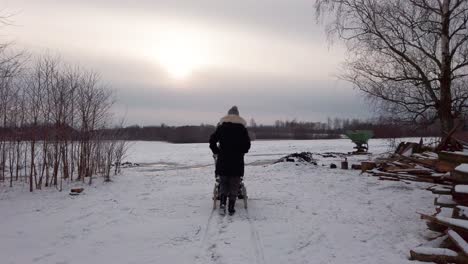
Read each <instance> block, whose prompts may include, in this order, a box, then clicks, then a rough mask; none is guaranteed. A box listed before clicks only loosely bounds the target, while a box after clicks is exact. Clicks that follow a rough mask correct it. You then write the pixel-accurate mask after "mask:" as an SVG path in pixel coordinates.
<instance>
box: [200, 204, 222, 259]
mask: <svg viewBox="0 0 468 264" xmlns="http://www.w3.org/2000/svg"><path fill="white" fill-rule="evenodd" d="M215 215H218V211H217V210H212V211H211V214H210V216H209V217H208V221H207V223H206V227H205V232H204V234H203V238H202V242H201V245H200V252H199V253H198V255H197V256H196V257H195V260H196V263H202V264H205V263H206V261H207V256H209V259H208V261H209V262H215V263H219V264H221V263H222V262H221V260H220V258H221V255H220V254H219V253H218V252H217V251H218V250H217V247H218V245H217V243H218V240H219V239H218V237H219V235H220V234H222V233H224V232H225V231H224V230H225V229H226V227H227V226H226V224H223V222H224V221H223V218H224V217H221V216H219V215H218V217H214V216H215ZM214 218H217V219H218V221H217V223H216V224H214V223H213V219H214ZM213 225H214V226H216V227H217V228H215V230H213V228H212V226H213ZM212 230H213V231H214V232H215V234H210V233H212ZM213 237H214V238H213Z"/></svg>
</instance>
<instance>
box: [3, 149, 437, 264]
mask: <svg viewBox="0 0 468 264" xmlns="http://www.w3.org/2000/svg"><path fill="white" fill-rule="evenodd" d="M347 142H348V141H347V140H324V141H307V142H298V141H279V142H254V145H253V149H252V152H251V153H250V154H249V156H248V157H247V162H255V161H259V160H260V161H261V160H268V159H271V158H276V156H275V155H278V156H281V155H282V154H284V153H290V152H295V151H311V152H338V151H342V152H345V151H348V149H349V148H352V144H351V143H349V142H348V143H347ZM379 144H380V143H379ZM379 144H378V142H377V141H376V142H375V143H374V144H372V143H371V150H372V151H374V152H377V149H380V151H386V150H387V149H386V147H385V143H384V142H381V144H380V145H379ZM379 146H380V147H379ZM372 147H373V148H372ZM127 159H128V160H130V161H132V162H139V163H147V164H148V165H147V166H143V167H137V168H129V169H125V170H124V171H123V175H121V176H118V177H115V178H114V182H113V183H110V184H96V185H95V186H92V187H87V188H86V190H85V194H82V195H79V196H76V197H72V196H69V195H68V194H67V193H65V192H62V193H60V192H56V191H54V190H47V191H40V192H35V193H32V194H30V193H27V192H12V191H5V190H6V188H5V187H1V188H2V189H1V192H0V193H1V196H0V210H1V215H0V221H1V223H2V228H1V229H0V237H1V238H2V239H1V241H0V252H1V253H2V263H21V264H22V263H237V264H238V263H406V262H408V263H410V262H409V261H408V260H407V259H406V258H407V255H408V252H409V249H410V248H411V247H414V246H415V245H417V244H419V243H421V242H423V241H424V236H425V234H426V233H425V232H426V231H425V226H424V224H423V223H422V222H421V220H419V217H418V215H417V214H416V213H415V210H421V211H424V210H426V211H431V210H432V208H433V205H432V194H431V193H430V192H428V191H425V190H423V188H424V187H426V186H427V185H425V184H419V183H412V184H405V183H402V182H386V181H378V180H376V179H375V178H370V177H366V176H364V175H360V174H359V172H357V171H342V170H331V169H328V168H327V167H322V166H312V165H296V164H294V163H283V164H274V165H268V166H247V168H246V178H245V182H246V186H247V188H248V193H249V196H250V198H251V199H250V200H249V209H248V212H247V211H245V210H244V209H242V207H241V206H240V204H239V206H238V207H237V208H238V213H237V214H236V215H235V216H233V217H225V218H221V217H219V216H218V215H217V214H211V211H212V210H211V208H212V203H211V200H210V198H211V191H212V185H213V166H212V165H211V163H212V161H211V156H210V153H209V150H208V149H207V146H206V144H188V145H171V144H164V143H151V144H148V143H143V142H138V143H137V144H135V145H134V146H133V147H132V151H131V153H129V157H128V158H127ZM158 163H165V164H175V163H176V164H177V166H185V167H192V168H186V169H183V170H181V169H172V170H155V169H154V168H155V166H156V165H154V164H158ZM200 165H205V166H200ZM158 166H159V167H161V166H162V167H164V165H157V166H156V167H158ZM166 166H169V167H171V168H173V167H175V166H176V165H166ZM159 167H158V168H159ZM210 216H211V218H210Z"/></svg>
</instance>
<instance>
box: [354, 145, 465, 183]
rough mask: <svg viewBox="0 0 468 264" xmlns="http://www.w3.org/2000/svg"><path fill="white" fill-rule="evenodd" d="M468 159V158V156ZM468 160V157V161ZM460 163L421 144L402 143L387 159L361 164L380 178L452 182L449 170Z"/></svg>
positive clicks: (404, 180) (363, 170)
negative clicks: (445, 157) (442, 156)
mask: <svg viewBox="0 0 468 264" xmlns="http://www.w3.org/2000/svg"><path fill="white" fill-rule="evenodd" d="M467 158H468V157H467ZM467 162H468V160H467ZM456 165H457V163H456V162H453V161H452V159H451V158H449V159H444V158H441V154H440V153H439V154H437V153H435V152H433V151H431V150H430V149H428V148H426V147H424V146H423V145H422V143H419V144H418V143H405V142H403V143H401V144H400V145H399V146H398V148H397V149H396V151H395V153H393V154H392V155H390V156H389V157H386V158H378V159H376V160H373V161H363V162H362V163H361V166H360V168H361V170H362V172H367V173H369V174H370V175H372V176H375V177H378V178H379V180H388V181H403V182H406V183H408V182H409V181H418V182H430V183H438V184H446V185H451V184H452V180H451V178H450V174H449V172H450V171H452V170H453V169H454V168H455V167H456Z"/></svg>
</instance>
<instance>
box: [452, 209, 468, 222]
mask: <svg viewBox="0 0 468 264" xmlns="http://www.w3.org/2000/svg"><path fill="white" fill-rule="evenodd" d="M453 218H457V219H464V220H468V207H466V206H462V205H458V206H456V207H455V208H454V209H453Z"/></svg>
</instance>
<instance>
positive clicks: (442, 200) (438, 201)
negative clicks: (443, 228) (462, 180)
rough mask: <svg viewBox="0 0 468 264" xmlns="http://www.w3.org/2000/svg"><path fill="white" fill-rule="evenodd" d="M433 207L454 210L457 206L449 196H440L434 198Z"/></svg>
mask: <svg viewBox="0 0 468 264" xmlns="http://www.w3.org/2000/svg"><path fill="white" fill-rule="evenodd" d="M434 205H437V206H440V207H449V208H455V206H457V205H458V204H457V202H455V201H454V200H453V199H452V196H451V195H440V196H439V197H436V198H434Z"/></svg>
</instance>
